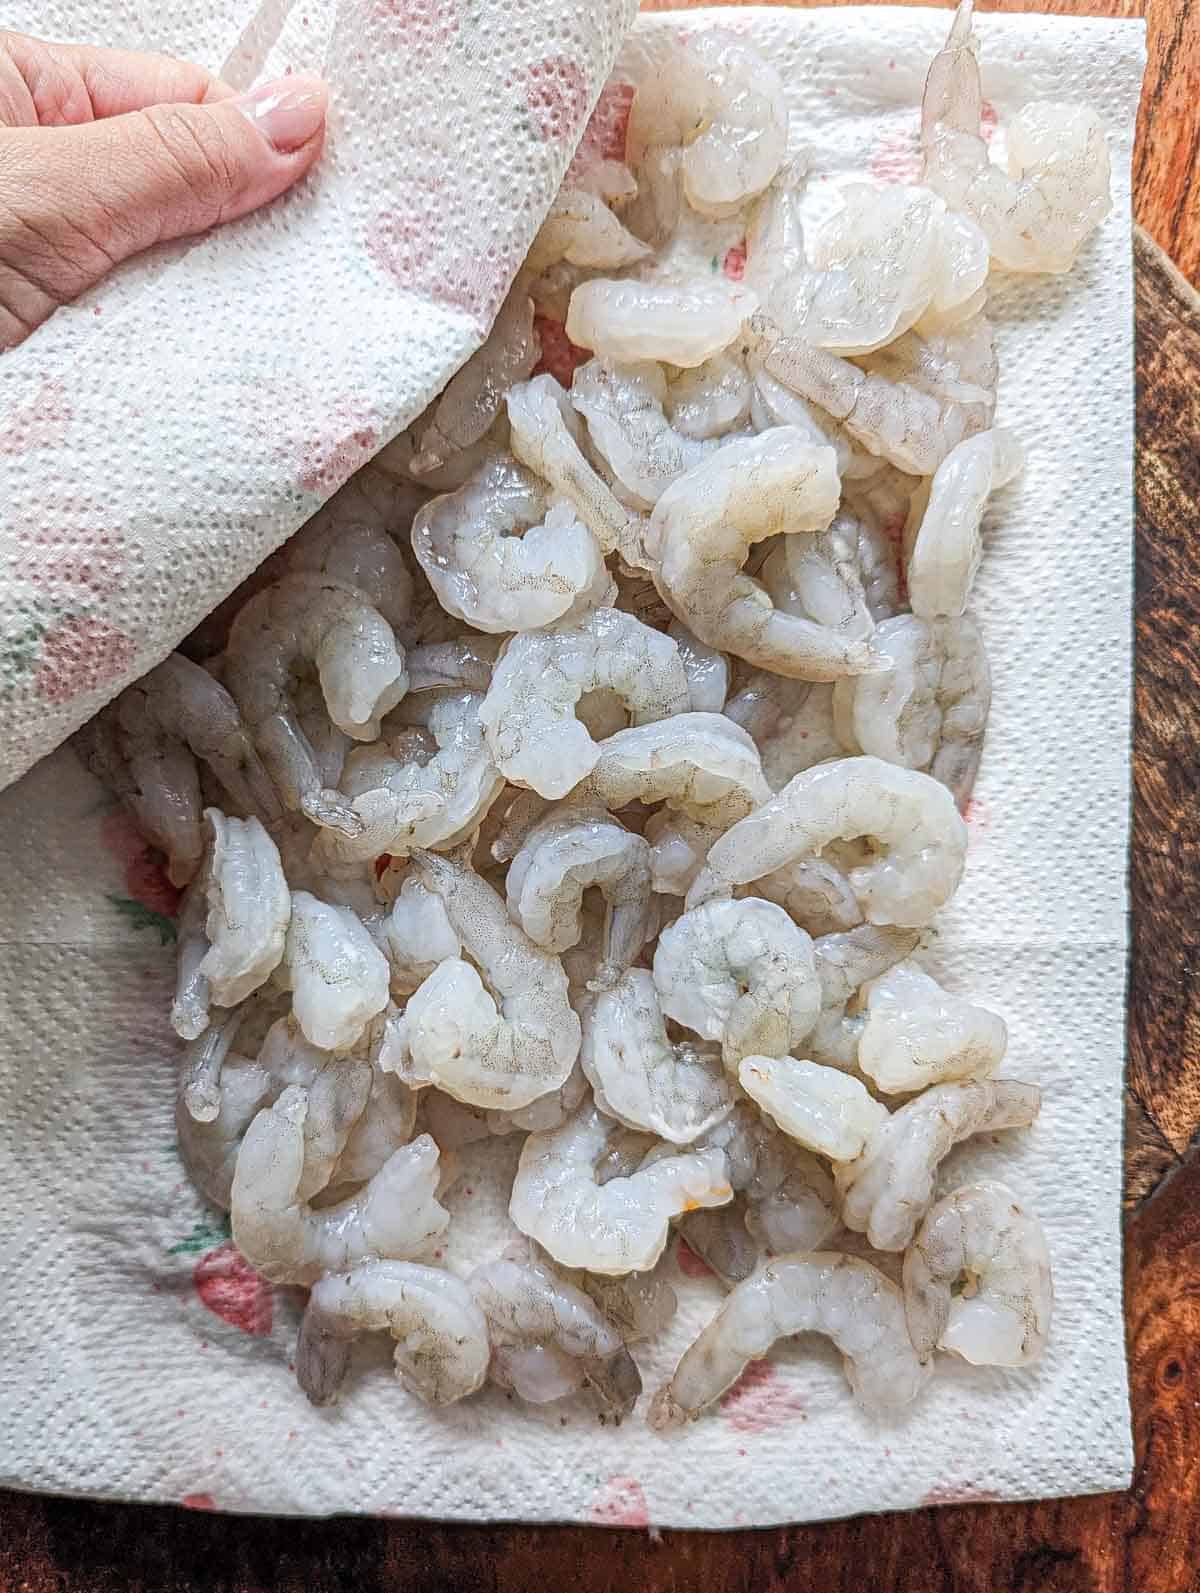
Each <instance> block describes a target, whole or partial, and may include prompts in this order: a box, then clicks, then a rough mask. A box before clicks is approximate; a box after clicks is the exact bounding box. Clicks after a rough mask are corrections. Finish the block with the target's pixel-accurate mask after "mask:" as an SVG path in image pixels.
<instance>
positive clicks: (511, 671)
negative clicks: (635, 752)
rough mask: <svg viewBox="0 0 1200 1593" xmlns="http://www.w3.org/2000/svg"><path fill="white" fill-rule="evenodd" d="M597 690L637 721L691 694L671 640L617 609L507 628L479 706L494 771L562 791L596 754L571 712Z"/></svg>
mask: <svg viewBox="0 0 1200 1593" xmlns="http://www.w3.org/2000/svg"><path fill="white" fill-rule="evenodd" d="M600 690H608V691H614V692H616V694H617V695H618V696H619V697H620V698H621V701H622V702H623V703H624V704H625V706H626V707H627V708H628V710H629V712H630V715H631V717H632V719H633V722H634V724H637V725H644V724H649V723H651V722H652V721H654V720H658V719H667V718H670V717H671V715H673V714H680V713H684V712H686V711H687V709H688V706H689V703H690V697H689V694H688V683H687V676H686V675H685V674H684V672H683V664H682V663H681V662H680V658H679V649H678V647H677V646H676V645H675V643H674V642H673V641H672V640H671V639H670V637H669V636H664V635H663V634H662V632H661V631H656V630H652V629H651V628H650V627H649V626H648V625H643V624H642V623H641V621H640V620H636V619H634V618H633V616H632V615H631V614H626V613H624V612H623V611H622V610H620V609H615V608H597V609H593V610H592V612H591V613H590V614H588V615H587V616H586V618H585V619H583V620H582V621H581V622H580V623H579V624H578V625H576V626H573V627H572V628H570V629H564V630H558V631H549V632H526V633H524V634H523V635H520V636H514V637H513V638H512V640H511V641H510V642H509V644H508V646H507V647H506V648H505V650H504V653H503V655H502V656H501V658H500V661H499V663H498V664H497V665H496V669H495V673H494V674H493V676H492V684H491V686H490V687H489V688H488V693H487V696H486V697H485V698H484V701H483V706H482V707H481V709H480V711H479V717H480V720H481V722H482V724H483V727H484V734H485V735H486V737H487V740H488V745H489V747H490V748H491V751H492V756H493V757H494V758H495V760H496V764H497V767H498V768H499V769H500V771H501V773H502V774H503V775H504V776H505V777H506V778H507V779H508V780H511V781H512V782H513V783H514V784H516V785H526V786H530V787H532V788H533V790H535V791H537V792H538V793H539V794H540V795H541V796H545V797H561V796H565V795H566V794H567V792H568V791H570V790H571V789H572V787H574V786H576V785H578V784H579V782H580V781H581V780H583V779H584V778H585V777H586V776H587V775H588V774H590V773H591V771H592V770H593V769H594V768H595V766H596V763H597V760H598V759H599V757H600V749H599V747H598V746H597V745H596V743H595V742H594V741H593V740H592V738H591V736H590V735H589V734H588V732H587V730H586V729H585V728H584V726H583V725H582V724H581V723H580V722H579V720H578V718H577V717H576V715H575V705H576V704H577V703H578V701H579V699H580V698H581V697H582V696H583V695H584V693H585V692H591V691H600Z"/></svg>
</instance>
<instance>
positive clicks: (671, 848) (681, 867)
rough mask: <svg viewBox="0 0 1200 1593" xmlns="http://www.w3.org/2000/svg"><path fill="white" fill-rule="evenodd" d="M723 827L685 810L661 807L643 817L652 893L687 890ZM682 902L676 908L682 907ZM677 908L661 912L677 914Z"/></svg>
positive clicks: (679, 895)
mask: <svg viewBox="0 0 1200 1593" xmlns="http://www.w3.org/2000/svg"><path fill="white" fill-rule="evenodd" d="M724 829H725V826H724V825H721V824H704V823H701V822H700V821H699V820H698V819H693V818H689V817H688V815H687V814H686V813H675V812H672V810H671V809H670V808H669V807H664V808H662V810H661V811H660V812H658V813H652V814H651V815H650V817H649V818H648V819H647V820H646V828H645V831H644V834H645V837H646V841H647V844H648V845H649V847H650V883H651V885H652V886H653V888H654V891H655V892H656V894H658V895H660V896H663V897H676V898H682V897H684V896H686V895H687V893H688V891H689V890H690V889H691V885H692V881H693V880H694V879H695V878H696V875H697V874H699V872H700V870H701V869H702V868H703V867H704V859H705V858H706V857H707V856H708V849H709V847H710V846H711V845H712V844H713V842H714V841H715V840H716V838H717V836H718V835H720V834H722V833H723V831H724ZM682 905H683V904H682V901H680V903H679V911H681V910H682ZM679 911H676V912H675V913H673V914H670V915H667V914H664V917H663V921H664V922H666V921H667V918H668V917H676V918H677V917H678V916H679Z"/></svg>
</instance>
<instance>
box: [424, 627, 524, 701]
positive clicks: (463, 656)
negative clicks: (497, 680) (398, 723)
mask: <svg viewBox="0 0 1200 1593" xmlns="http://www.w3.org/2000/svg"><path fill="white" fill-rule="evenodd" d="M501 645H502V641H501V638H500V637H499V636H477V635H475V634H474V633H469V634H467V635H465V636H456V637H454V638H453V639H452V640H450V641H444V642H425V643H424V644H423V645H422V646H420V647H414V648H412V649H411V651H410V652H409V655H408V690H409V694H410V695H414V694H416V693H418V692H423V691H486V690H487V689H488V686H489V685H490V684H491V680H492V670H493V669H494V668H495V667H496V659H497V658H498V657H499V655H500V648H501Z"/></svg>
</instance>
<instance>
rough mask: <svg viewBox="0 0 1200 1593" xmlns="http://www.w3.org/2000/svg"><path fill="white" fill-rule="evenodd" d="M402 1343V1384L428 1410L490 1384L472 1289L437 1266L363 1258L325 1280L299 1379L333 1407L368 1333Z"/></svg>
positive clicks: (304, 1324) (312, 1307)
mask: <svg viewBox="0 0 1200 1593" xmlns="http://www.w3.org/2000/svg"><path fill="white" fill-rule="evenodd" d="M383 1331H387V1332H389V1333H390V1334H391V1335H392V1337H393V1338H394V1339H395V1341H396V1353H395V1366H396V1377H397V1379H398V1381H399V1383H400V1386H401V1387H402V1388H403V1389H404V1390H405V1391H406V1392H407V1393H409V1394H415V1395H416V1397H417V1398H418V1399H423V1400H424V1401H425V1403H426V1404H427V1405H450V1404H453V1402H454V1401H455V1400H459V1399H465V1398H466V1397H467V1395H468V1394H473V1393H474V1392H475V1390H476V1389H477V1388H481V1387H482V1386H483V1382H484V1379H485V1378H486V1377H487V1369H488V1357H489V1354H490V1348H489V1345H488V1334H487V1323H486V1321H485V1320H484V1316H483V1312H482V1311H481V1310H480V1309H479V1306H478V1305H477V1304H476V1302H475V1300H474V1299H473V1298H472V1296H471V1291H470V1290H469V1289H468V1287H467V1285H466V1284H465V1283H463V1282H461V1281H460V1280H459V1279H458V1278H455V1277H452V1276H451V1275H450V1273H448V1272H442V1271H441V1270H440V1269H439V1268H437V1267H424V1266H419V1265H417V1264H415V1263H414V1262H411V1261H364V1262H362V1263H360V1264H359V1265H358V1266H355V1267H351V1268H350V1269H349V1271H346V1272H332V1273H330V1274H329V1275H328V1276H326V1277H324V1278H318V1279H317V1281H316V1282H315V1283H314V1284H313V1287H312V1293H311V1294H310V1295H309V1297H308V1305H307V1306H306V1308H305V1311H304V1318H303V1320H302V1321H301V1323H300V1339H299V1342H298V1344H297V1346H296V1381H297V1382H298V1383H299V1384H300V1387H301V1388H302V1389H303V1390H304V1392H305V1393H306V1394H307V1395H308V1397H309V1399H310V1400H311V1402H312V1403H313V1404H314V1405H330V1404H332V1403H333V1401H334V1400H335V1399H336V1398H337V1393H338V1389H339V1388H340V1386H341V1384H342V1381H343V1379H344V1377H345V1375H346V1368H347V1366H348V1364H349V1360H350V1346H351V1344H352V1343H353V1341H354V1340H355V1339H356V1338H358V1336H359V1335H360V1334H362V1333H380V1332H383Z"/></svg>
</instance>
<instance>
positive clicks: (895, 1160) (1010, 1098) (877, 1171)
mask: <svg viewBox="0 0 1200 1593" xmlns="http://www.w3.org/2000/svg"><path fill="white" fill-rule="evenodd" d="M1040 1105H1041V1091H1040V1090H1038V1089H1037V1088H1036V1087H1035V1086H1034V1085H1032V1084H1018V1083H1017V1082H1016V1080H1015V1079H983V1080H977V1081H976V1080H973V1081H971V1082H968V1083H961V1084H935V1085H934V1086H933V1088H932V1089H928V1090H926V1091H925V1093H924V1094H923V1095H918V1096H917V1097H916V1099H915V1100H912V1101H909V1102H908V1104H907V1105H906V1106H901V1107H899V1108H898V1109H897V1110H896V1111H894V1112H893V1113H892V1114H891V1116H890V1117H889V1118H887V1120H886V1121H885V1122H884V1123H882V1124H881V1125H880V1127H879V1128H878V1129H876V1131H875V1133H874V1134H872V1136H871V1138H870V1139H869V1140H868V1141H867V1144H866V1146H865V1147H864V1149H863V1152H862V1154H861V1155H860V1156H858V1157H857V1158H856V1159H855V1160H854V1161H852V1162H844V1163H842V1164H841V1165H840V1166H839V1167H838V1168H837V1169H836V1177H837V1185H838V1189H839V1190H840V1192H841V1194H842V1198H843V1204H842V1221H843V1222H844V1223H845V1224H846V1226H847V1228H853V1229H854V1231H855V1232H856V1233H865V1234H866V1236H867V1238H868V1240H869V1241H870V1243H871V1244H872V1245H874V1247H875V1249H876V1250H903V1249H904V1248H905V1247H906V1246H907V1245H908V1244H910V1243H911V1242H912V1236H913V1232H914V1230H915V1229H916V1226H917V1224H918V1223H919V1222H920V1221H921V1218H922V1217H923V1216H924V1215H925V1213H926V1211H928V1209H929V1206H930V1203H931V1201H932V1200H933V1181H934V1178H935V1176H936V1174H937V1169H938V1167H939V1165H940V1163H941V1162H942V1160H943V1158H944V1157H945V1156H946V1155H947V1154H948V1153H949V1151H950V1148H951V1146H953V1145H957V1144H958V1143H959V1141H960V1140H964V1139H969V1138H970V1137H971V1135H972V1134H992V1133H995V1132H996V1131H997V1130H998V1129H1002V1128H1027V1127H1028V1126H1029V1124H1030V1123H1032V1122H1033V1120H1034V1118H1035V1117H1036V1116H1037V1114H1038V1108H1039V1106H1040Z"/></svg>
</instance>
